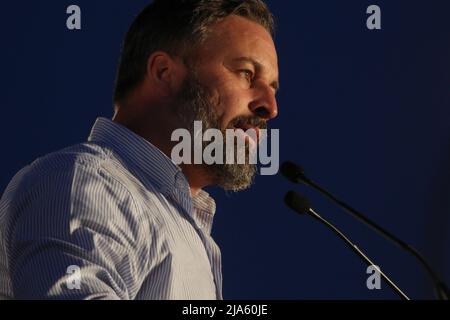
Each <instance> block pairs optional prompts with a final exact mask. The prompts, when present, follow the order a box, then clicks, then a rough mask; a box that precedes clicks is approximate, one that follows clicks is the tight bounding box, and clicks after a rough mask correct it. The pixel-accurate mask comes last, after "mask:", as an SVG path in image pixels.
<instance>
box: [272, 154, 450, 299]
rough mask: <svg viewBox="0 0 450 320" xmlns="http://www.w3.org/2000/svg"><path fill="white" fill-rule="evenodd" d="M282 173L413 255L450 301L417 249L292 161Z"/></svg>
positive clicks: (441, 296)
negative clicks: (322, 185)
mask: <svg viewBox="0 0 450 320" xmlns="http://www.w3.org/2000/svg"><path fill="white" fill-rule="evenodd" d="M280 172H281V174H282V175H283V176H284V177H286V178H287V179H288V180H289V181H291V182H293V183H303V184H305V185H307V186H310V187H312V188H313V189H315V190H317V191H319V192H320V193H321V194H323V195H324V196H325V197H326V198H328V199H330V200H331V201H332V202H334V203H336V204H337V205H338V206H340V207H341V208H342V209H344V211H345V212H347V213H349V214H350V215H351V216H353V217H354V218H356V219H357V220H359V221H360V222H362V223H363V224H365V225H366V226H368V227H369V228H371V229H373V230H374V231H375V232H377V233H378V234H380V235H382V236H383V237H384V238H385V239H387V240H389V241H391V242H393V243H395V244H396V245H397V246H399V247H400V248H401V249H403V250H405V251H406V252H409V253H410V254H412V255H413V256H414V257H415V258H416V259H417V260H418V261H419V262H420V264H421V265H422V267H423V268H424V269H425V270H426V272H427V273H428V275H429V276H430V277H431V279H432V280H433V283H434V288H435V294H436V296H437V298H438V299H440V300H449V299H450V290H449V289H448V287H447V285H446V284H445V283H444V281H442V280H441V278H440V277H439V276H438V275H437V273H436V272H435V271H434V270H433V269H432V268H431V266H430V265H429V263H428V262H427V261H426V260H425V258H424V257H423V256H422V255H421V254H420V253H419V252H418V251H417V250H416V249H414V248H413V247H411V246H410V245H409V244H407V243H405V242H404V241H402V240H400V239H399V238H397V237H396V236H395V235H393V234H392V233H390V232H388V231H387V230H386V229H384V228H382V227H381V226H379V225H378V224H376V223H375V222H373V221H371V220H369V219H368V218H367V217H365V216H364V215H363V214H362V213H361V212H359V211H357V210H356V209H354V208H352V207H351V206H350V205H348V204H347V203H345V202H343V201H341V200H339V199H338V198H337V197H336V196H334V195H333V194H331V193H330V192H329V191H327V190H325V189H324V188H322V187H321V186H319V185H318V184H316V183H315V182H313V181H312V180H311V179H309V178H308V177H307V176H306V174H305V172H304V170H303V168H302V167H300V166H298V165H297V164H295V163H293V162H290V161H287V162H284V163H283V164H282V165H281V167H280Z"/></svg>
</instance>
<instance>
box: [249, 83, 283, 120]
mask: <svg viewBox="0 0 450 320" xmlns="http://www.w3.org/2000/svg"><path fill="white" fill-rule="evenodd" d="M254 90H255V92H256V94H255V99H254V100H253V101H252V102H251V104H250V110H251V112H252V113H253V114H255V115H256V116H258V117H260V118H262V119H264V120H267V121H268V120H271V119H273V118H276V117H277V116H278V105H277V100H276V97H275V91H274V89H273V88H272V87H271V86H269V85H267V84H265V83H259V84H258V85H257V86H256V85H255V86H254Z"/></svg>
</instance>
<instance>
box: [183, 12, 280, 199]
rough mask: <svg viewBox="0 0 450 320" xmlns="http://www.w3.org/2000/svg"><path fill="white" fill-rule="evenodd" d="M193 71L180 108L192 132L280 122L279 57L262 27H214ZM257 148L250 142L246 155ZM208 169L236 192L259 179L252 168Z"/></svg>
mask: <svg viewBox="0 0 450 320" xmlns="http://www.w3.org/2000/svg"><path fill="white" fill-rule="evenodd" d="M191 68H192V70H189V72H188V76H187V78H186V80H185V81H184V84H183V87H182V88H181V90H180V92H179V95H178V97H177V101H176V105H175V108H176V109H177V110H178V111H177V112H178V114H179V115H180V116H181V117H182V118H183V122H184V123H185V125H186V126H187V127H191V128H192V125H193V121H194V120H199V121H202V122H203V127H204V129H205V130H207V129H209V128H218V129H221V130H222V131H225V130H226V129H236V128H240V129H244V131H245V130H247V129H250V128H254V129H256V130H257V129H265V128H267V121H268V120H270V119H272V118H274V117H276V116H277V113H278V110H277V104H276V100H275V93H276V90H277V88H278V66H277V54H276V50H275V45H274V43H273V40H272V37H271V36H270V34H269V33H268V32H267V31H266V30H265V29H264V28H263V27H262V26H260V25H258V24H256V23H254V22H251V21H250V20H247V19H245V18H241V17H237V16H230V17H228V18H226V19H224V20H223V21H222V22H220V23H218V24H217V25H216V26H215V27H213V31H212V34H211V35H210V36H209V38H208V40H206V42H205V43H204V44H203V45H202V46H201V48H200V49H199V51H197V56H196V60H195V66H192V67H191ZM224 136H225V132H224ZM249 139H251V138H250V137H249ZM257 143H258V142H257V141H254V142H253V143H251V142H250V143H249V144H248V145H247V146H246V147H247V151H248V148H249V147H250V145H252V144H253V145H254V144H257ZM205 169H206V172H207V173H208V174H209V175H210V176H211V177H212V179H213V180H214V183H215V184H217V185H219V186H221V187H223V188H224V189H226V190H234V191H238V190H243V189H246V188H248V187H249V186H250V185H251V183H252V181H253V178H254V175H255V173H256V166H255V165H250V164H244V165H242V164H241V165H238V164H233V165H231V164H223V165H212V166H206V167H205Z"/></svg>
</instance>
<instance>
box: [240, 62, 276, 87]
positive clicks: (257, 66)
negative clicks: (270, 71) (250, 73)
mask: <svg viewBox="0 0 450 320" xmlns="http://www.w3.org/2000/svg"><path fill="white" fill-rule="evenodd" d="M233 62H247V63H251V64H252V65H253V66H254V68H255V69H256V70H264V69H265V68H264V66H263V65H262V64H261V63H260V62H258V61H257V60H256V59H254V58H252V57H239V58H235V59H233ZM270 86H271V87H272V88H273V89H274V90H275V93H277V92H278V90H280V82H279V81H278V80H275V81H273V82H271V83H270Z"/></svg>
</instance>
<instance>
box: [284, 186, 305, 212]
mask: <svg viewBox="0 0 450 320" xmlns="http://www.w3.org/2000/svg"><path fill="white" fill-rule="evenodd" d="M284 202H285V203H286V205H287V206H288V207H289V208H291V209H293V210H294V211H297V212H298V213H308V212H309V209H311V205H310V204H309V201H308V199H306V198H305V197H303V196H301V195H299V194H298V193H297V192H295V191H289V192H288V193H287V194H286V196H285V197H284Z"/></svg>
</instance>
